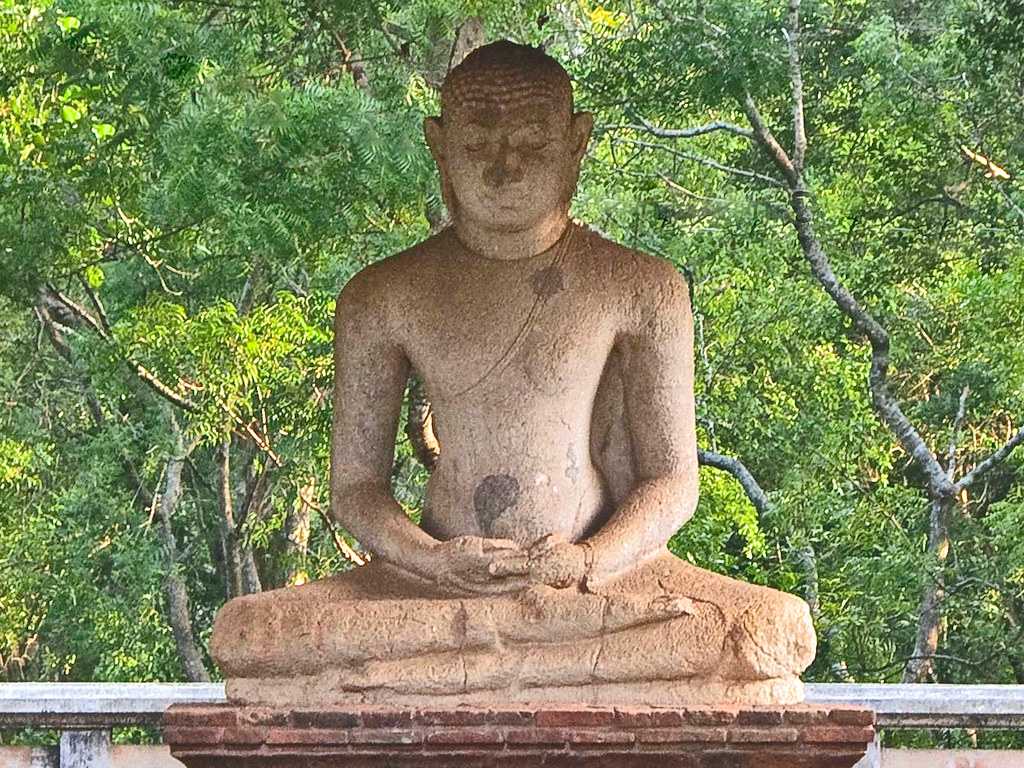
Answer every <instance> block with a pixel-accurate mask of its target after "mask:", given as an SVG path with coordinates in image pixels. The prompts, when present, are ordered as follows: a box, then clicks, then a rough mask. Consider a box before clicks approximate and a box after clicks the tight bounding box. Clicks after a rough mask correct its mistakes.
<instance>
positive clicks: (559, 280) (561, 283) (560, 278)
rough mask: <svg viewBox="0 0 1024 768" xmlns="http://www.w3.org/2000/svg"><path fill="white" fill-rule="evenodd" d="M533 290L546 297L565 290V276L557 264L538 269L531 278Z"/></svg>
mask: <svg viewBox="0 0 1024 768" xmlns="http://www.w3.org/2000/svg"><path fill="white" fill-rule="evenodd" d="M530 283H531V284H532V285H533V292H534V293H536V294H537V295H538V296H541V297H543V298H545V299H547V298H550V297H551V296H554V295H555V294H556V293H560V292H561V291H563V290H565V276H564V275H563V274H562V270H561V269H560V268H559V267H556V266H555V265H552V266H550V267H545V268H544V269H538V270H537V271H536V272H534V273H533V277H532V278H531V280H530Z"/></svg>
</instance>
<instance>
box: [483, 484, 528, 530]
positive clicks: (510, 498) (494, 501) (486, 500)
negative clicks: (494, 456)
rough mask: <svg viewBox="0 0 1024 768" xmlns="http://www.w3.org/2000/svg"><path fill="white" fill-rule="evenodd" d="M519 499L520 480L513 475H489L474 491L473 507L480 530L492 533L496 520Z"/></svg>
mask: <svg viewBox="0 0 1024 768" xmlns="http://www.w3.org/2000/svg"><path fill="white" fill-rule="evenodd" d="M518 501H519V481H518V480H516V479H515V478H514V477H512V476H511V475H488V476H487V477H485V478H484V479H483V480H481V481H480V482H479V484H478V485H477V487H476V490H475V491H474V492H473V508H474V509H475V510H476V520H477V523H479V524H480V530H481V531H483V532H484V533H485V534H490V533H491V527H492V526H493V525H494V521H495V520H497V519H498V518H499V517H501V516H502V515H503V514H504V513H505V512H506V511H507V510H509V509H511V508H512V507H514V506H515V505H516V503H517V502H518Z"/></svg>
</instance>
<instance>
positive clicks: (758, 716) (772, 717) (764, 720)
mask: <svg viewBox="0 0 1024 768" xmlns="http://www.w3.org/2000/svg"><path fill="white" fill-rule="evenodd" d="M736 723H737V725H782V710H781V709H744V710H741V711H740V712H739V714H737V715H736Z"/></svg>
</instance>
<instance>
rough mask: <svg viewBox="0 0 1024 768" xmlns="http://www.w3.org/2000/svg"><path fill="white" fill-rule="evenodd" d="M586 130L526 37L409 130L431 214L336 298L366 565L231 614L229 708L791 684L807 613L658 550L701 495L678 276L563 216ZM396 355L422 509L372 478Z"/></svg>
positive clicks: (223, 627)
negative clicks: (417, 448) (435, 199)
mask: <svg viewBox="0 0 1024 768" xmlns="http://www.w3.org/2000/svg"><path fill="white" fill-rule="evenodd" d="M592 126H593V119H592V117H591V115H590V114H588V113H585V112H574V111H573V104H572V87H571V83H570V80H569V77H568V75H567V74H566V72H565V70H564V69H563V68H562V67H561V66H560V65H559V64H558V63H557V62H556V61H554V60H553V59H551V58H550V57H549V56H547V55H545V54H544V53H543V52H542V51H540V50H539V49H534V48H530V47H527V46H521V45H516V44H513V43H510V42H507V41H499V42H496V43H493V44H491V45H487V46H483V47H481V48H479V49H477V50H476V51H474V52H473V53H471V54H470V55H469V56H468V57H467V58H466V60H465V61H464V62H463V63H462V64H460V65H459V66H458V67H456V68H455V69H453V70H452V71H451V72H450V73H449V76H448V77H447V78H446V80H445V83H444V86H443V88H442V90H441V116H440V117H437V118H428V119H427V120H426V121H425V124H424V130H425V135H426V141H427V144H428V146H429V148H430V151H431V153H432V154H433V156H434V159H435V160H436V162H437V165H438V169H439V171H440V174H441V186H442V191H443V194H444V198H445V202H446V204H447V205H448V208H449V211H450V213H451V225H450V226H448V227H447V228H444V229H443V230H441V231H439V232H437V233H436V234H435V235H433V236H432V237H430V238H428V239H427V240H425V241H423V242H421V243H418V244H416V245H415V246H413V247H412V248H410V249H408V250H406V251H403V252H402V253H399V254H396V255H394V256H392V257H390V258H387V259H384V260H383V261H381V262H378V263H376V264H373V265H372V266H370V267H368V268H366V269H364V270H363V271H361V272H360V273H359V274H357V275H356V276H355V277H354V278H353V279H352V280H351V281H350V282H349V283H348V284H347V285H346V286H345V288H344V289H343V290H342V292H341V295H340V296H339V297H338V302H337V311H336V322H335V392H334V424H333V432H332V461H331V496H332V503H331V512H332V514H333V515H334V516H335V517H336V518H337V519H338V520H339V521H340V522H341V523H342V524H343V525H344V526H345V528H346V529H347V530H348V531H350V532H351V533H352V534H354V535H355V536H356V537H357V538H358V539H359V541H360V542H361V543H362V545H363V546H364V547H365V548H366V549H367V550H369V551H370V552H372V553H373V555H374V557H373V560H372V562H371V563H370V564H369V565H367V566H363V567H359V568H356V569H354V570H353V571H350V572H347V573H342V574H337V575H334V576H331V577H330V578H326V579H323V580H321V581H317V582H313V583H310V584H305V585H302V586H298V587H289V588H287V589H282V590H275V591H270V592H266V593H263V594H258V595H248V596H244V597H240V598H237V599H235V600H233V601H231V602H230V603H229V604H228V605H226V606H225V607H224V609H223V610H222V611H221V612H220V614H219V616H218V618H217V621H216V624H215V627H214V632H213V637H212V640H211V652H212V654H213V656H214V658H215V659H216V660H217V662H218V664H219V665H220V667H221V670H222V671H223V672H224V674H225V677H226V678H227V694H228V697H229V699H231V700H232V701H235V702H238V703H245V704H265V705H269V706H277V707H284V706H301V705H303V704H304V703H307V702H316V703H317V705H318V706H319V705H322V704H327V705H355V704H360V703H388V704H394V703H396V702H401V703H404V704H406V705H409V706H420V705H427V704H429V703H430V702H432V701H433V702H435V703H437V704H438V705H440V706H444V707H448V706H452V705H455V704H459V703H470V704H478V705H483V704H486V703H488V702H493V701H499V700H500V701H503V702H519V703H524V704H525V703H537V702H543V703H546V704H556V703H566V704H576V703H578V702H584V703H589V704H600V705H605V706H611V705H616V704H619V705H628V704H631V703H632V704H650V703H656V704H662V705H680V704H700V705H708V704H716V703H726V702H732V703H737V704H748V705H749V704H772V703H776V704H778V703H787V704H788V703H794V702H797V701H800V700H801V698H802V687H801V684H800V681H799V675H800V673H801V672H802V671H803V670H804V669H805V668H806V666H807V665H808V664H809V663H810V662H811V660H812V659H813V657H814V650H815V638H814V630H813V627H812V625H811V620H810V614H809V611H808V608H807V605H806V604H805V603H804V602H803V601H802V600H800V599H799V598H797V597H794V596H792V595H787V594H784V593H781V592H778V591H775V590H771V589H767V588H765V587H760V586H755V585H751V584H745V583H741V582H738V581H735V580H733V579H729V578H726V577H724V576H721V575H718V574H714V573H711V572H709V571H705V570H702V569H700V568H697V567H695V566H693V565H690V564H689V563H687V562H685V561H683V560H681V559H679V558H676V557H675V556H673V555H671V554H670V553H669V552H668V551H667V549H666V548H665V542H666V541H667V540H668V539H669V538H670V537H671V536H672V534H673V533H674V532H675V531H676V530H678V528H679V527H680V526H681V525H683V524H684V523H685V522H686V521H687V519H688V518H689V517H690V516H691V515H692V514H693V511H694V508H695V506H696V501H697V496H698V487H697V484H698V481H697V474H698V473H697V445H696V436H695V433H696V429H695V406H694V395H693V327H692V312H691V307H690V297H689V290H688V287H687V283H686V281H685V280H684V279H683V278H682V276H681V275H680V274H679V273H678V272H677V270H676V269H675V267H674V266H673V265H672V264H670V263H669V262H667V261H665V260H663V259H660V258H656V257H654V256H650V255H648V254H645V253H641V252H639V251H636V250H633V249H630V248H627V247H624V246H622V245H619V244H616V243H614V242H611V241H610V240H608V239H607V238H605V237H602V236H601V235H600V234H598V233H597V232H595V231H593V230H592V229H590V228H588V227H586V226H585V225H583V224H580V223H578V222H576V221H574V220H572V219H571V217H570V216H569V209H570V202H571V199H572V196H573V193H574V190H575V186H576V181H577V178H578V175H579V170H580V163H581V161H582V159H583V157H584V155H585V153H586V147H587V143H588V141H589V138H590V133H591V129H592ZM412 371H415V372H416V373H417V374H418V376H419V377H420V379H421V380H422V381H423V382H424V384H425V388H426V392H427V393H428V395H429V399H430V402H431V404H432V411H431V414H432V420H431V422H430V424H431V428H432V429H433V430H434V435H433V439H432V440H430V441H428V442H430V444H431V445H436V446H439V451H440V453H439V458H438V459H437V461H436V463H435V464H436V465H435V468H434V470H433V474H432V476H431V479H430V482H429V485H428V488H427V499H426V502H425V504H424V508H423V515H422V525H421V526H417V525H415V524H414V523H413V522H411V521H410V520H409V518H408V516H407V515H406V514H405V512H404V510H403V509H402V508H401V507H400V506H399V505H398V504H397V502H396V501H395V499H394V498H393V497H392V495H391V492H390V475H391V469H392V462H393V455H394V439H395V432H396V426H397V421H398V417H399V412H400V408H401V404H402V398H403V393H404V392H405V386H406V382H407V380H408V377H409V375H410V372H412ZM424 428H426V425H424ZM766 725H773V724H771V723H767V724H766ZM774 725H778V724H774ZM552 727H560V726H552Z"/></svg>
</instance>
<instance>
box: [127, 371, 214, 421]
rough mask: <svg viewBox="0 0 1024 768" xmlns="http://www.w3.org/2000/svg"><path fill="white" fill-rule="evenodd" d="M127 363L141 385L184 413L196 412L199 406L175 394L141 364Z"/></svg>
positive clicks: (173, 390) (174, 391) (175, 392)
mask: <svg viewBox="0 0 1024 768" xmlns="http://www.w3.org/2000/svg"><path fill="white" fill-rule="evenodd" d="M127 363H128V364H129V365H130V366H131V367H132V369H133V370H134V371H135V374H136V375H137V376H138V377H139V379H141V380H142V383H143V384H145V385H146V386H147V387H149V388H150V389H152V390H153V391H154V392H156V393H157V394H158V395H160V396H161V397H162V398H164V399H165V400H168V401H169V402H171V403H173V404H174V405H176V406H178V407H179V408H181V409H182V410H184V411H198V410H199V406H198V405H196V404H195V403H194V402H192V401H191V400H189V399H188V398H187V397H185V396H184V395H182V394H180V393H179V392H177V391H176V390H175V389H174V388H173V387H169V386H167V385H166V384H164V383H163V382H162V381H160V379H159V377H157V375H156V374H154V373H153V372H152V371H150V370H149V369H148V368H146V366H144V365H143V364H142V363H137V362H135V361H134V360H128V361H127Z"/></svg>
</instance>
